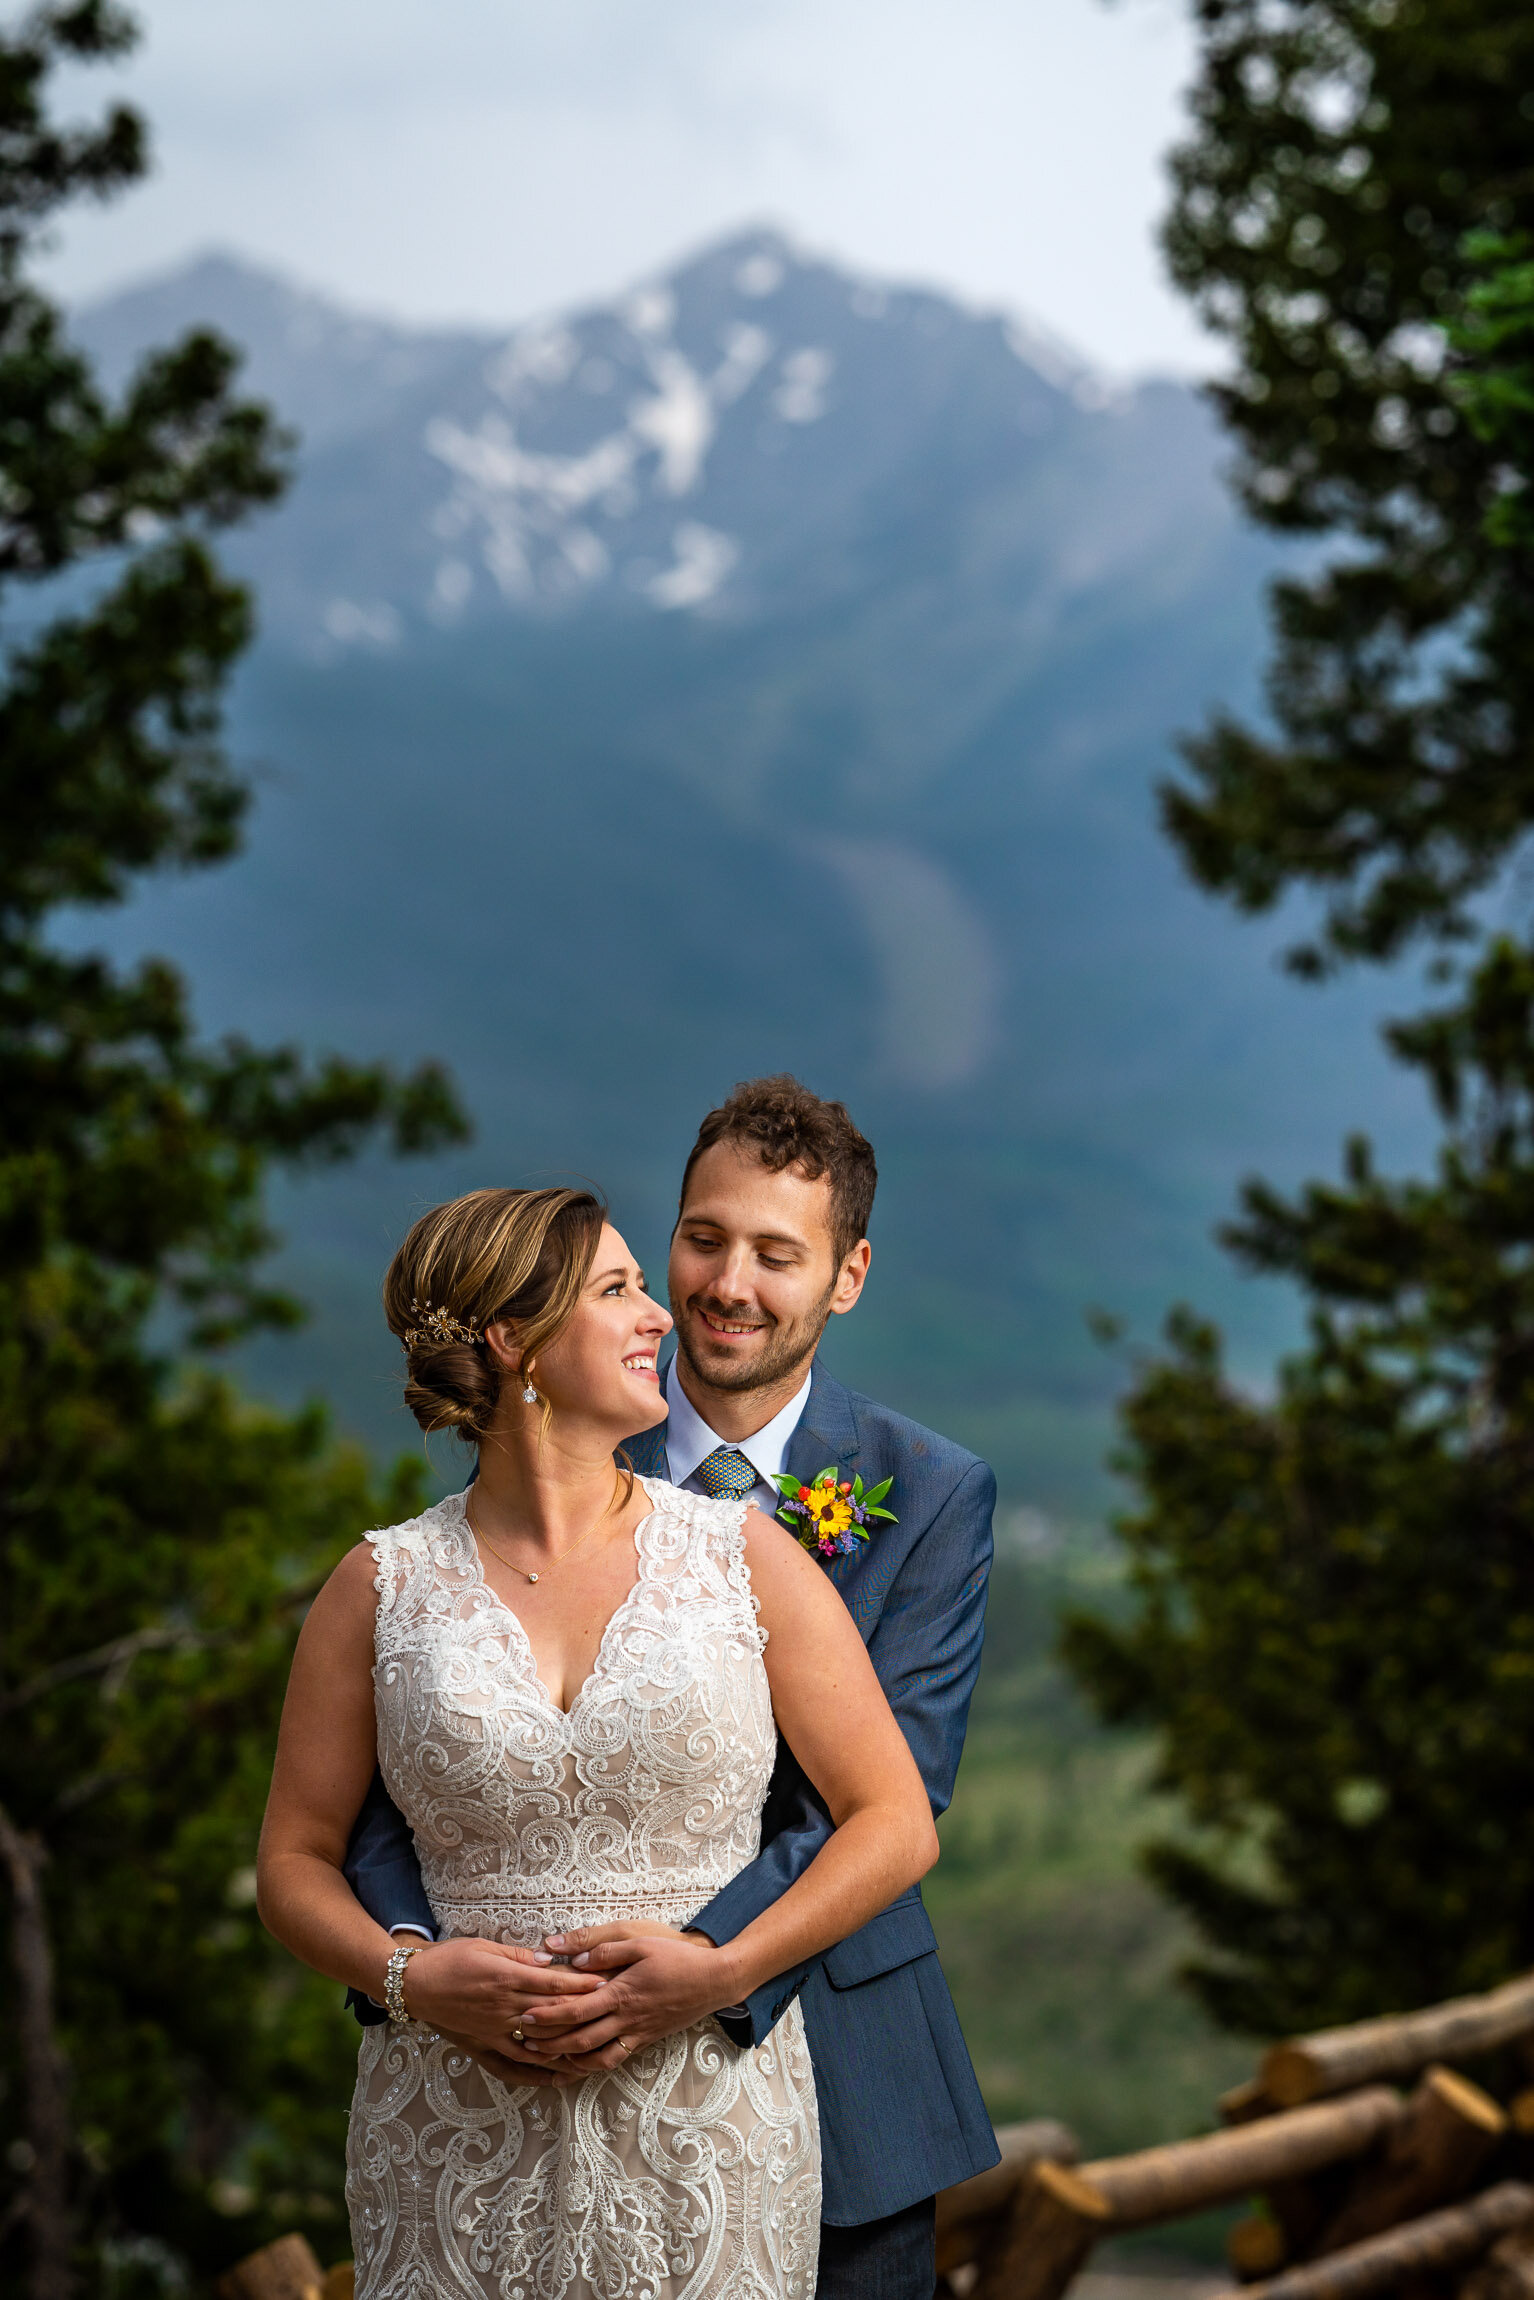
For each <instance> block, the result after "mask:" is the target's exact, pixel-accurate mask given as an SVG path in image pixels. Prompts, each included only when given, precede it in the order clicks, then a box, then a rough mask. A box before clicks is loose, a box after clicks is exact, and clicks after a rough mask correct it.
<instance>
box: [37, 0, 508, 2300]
mask: <svg viewBox="0 0 1534 2300" xmlns="http://www.w3.org/2000/svg"><path fill="white" fill-rule="evenodd" d="M131 37H132V27H131V25H130V23H129V21H128V19H127V18H126V17H124V16H123V15H122V14H120V13H119V12H118V10H117V9H115V8H114V7H113V6H111V5H110V4H109V0H78V4H75V5H57V6H52V7H44V8H40V9H38V10H37V11H35V12H34V13H33V14H31V15H30V16H29V17H28V18H26V19H25V21H24V22H22V23H21V24H20V25H19V27H13V28H12V29H10V30H8V31H5V32H3V33H0V583H3V584H5V585H7V586H9V587H10V597H11V602H12V608H13V612H12V615H11V617H10V619H9V623H8V626H7V628H8V630H9V632H10V634H11V643H10V646H9V650H8V652H7V654H6V657H5V660H4V664H3V667H0V813H3V819H4V823H5V836H4V840H3V842H0V1588H3V1590H4V1603H3V1606H0V1727H3V1729H0V1880H4V1881H8V1884H9V1893H8V1894H5V1893H4V1892H3V1889H0V1902H3V1904H4V1905H3V1915H0V1924H3V1928H4V1932H5V1934H6V1936H7V1938H6V1942H5V1950H6V1961H7V1964H8V1967H9V1970H10V1972H11V1975H12V1978H13V1983H14V1987H13V1992H12V1993H11V1994H10V1996H9V1998H8V2003H9V2006H10V2011H9V2013H8V2017H7V2018H6V2020H5V2022H4V2023H3V2024H0V2140H3V2143H4V2149H3V2152H0V2153H3V2160H4V2162H5V2164H6V2165H7V2166H8V2167H9V2168H10V2169H9V2174H8V2175H7V2176H6V2177H7V2178H8V2180H9V2184H10V2193H9V2197H8V2200H6V2201H3V2202H0V2275H3V2278H4V2282H5V2285H6V2288H7V2289H19V2288H20V2287H21V2284H22V2281H23V2278H24V2277H25V2281H26V2285H27V2288H28V2289H29V2290H30V2292H31V2294H32V2295H33V2296H34V2300H64V2296H65V2295H66V2294H68V2293H70V2292H71V2291H74V2290H77V2289H79V2288H81V2287H82V2286H85V2287H89V2288H92V2289H95V2288H100V2289H103V2290H106V2289H110V2290H111V2291H113V2292H114V2293H122V2294H128V2293H132V2292H135V2291H137V2290H138V2289H140V2288H141V2287H142V2288H143V2289H145V2290H151V2289H153V2290H158V2289H160V2288H162V2287H168V2286H173V2285H179V2284H180V2283H182V2282H184V2279H185V2277H186V2274H187V2273H188V2271H189V2270H190V2272H191V2273H193V2274H194V2275H200V2274H202V2273H203V2272H205V2271H206V2270H208V2269H209V2268H211V2267H216V2266H219V2265H221V2264H222V2263H223V2262H225V2261H227V2260H228V2259H229V2258H230V2257H232V2256H234V2255H235V2254H236V2253H238V2252H239V2251H240V2250H242V2249H245V2248H248V2246H249V2244H250V2243H251V2242H252V2241H257V2240H259V2239H260V2238H261V2237H262V2236H263V2235H267V2234H272V2233H276V2232H277V2230H278V2228H279V2227H281V2226H284V2225H292V2224H293V2223H294V2222H299V2223H305V2222H307V2223H308V2224H310V2225H311V2226H313V2227H314V2228H315V2231H316V2234H317V2235H318V2236H319V2237H320V2239H321V2241H323V2242H325V2243H327V2244H329V2245H330V2247H331V2249H332V2250H340V2249H343V2248H344V2246H343V2242H342V2240H341V2239H340V2237H339V2233H338V2231H337V2229H336V2227H335V2220H336V2213H337V2202H338V2197H337V2187H338V2180H337V2168H338V2159H339V2153H340V2145H341V2140H342V2134H343V2110H344V2102H345V2098H346V2088H347V2078H346V2062H347V2055H348V2044H349V2040H348V2035H347V2028H346V2025H345V2024H344V2022H343V2020H342V2017H341V2015H340V2012H339V2009H338V2007H337V2006H336V2005H335V2003H334V1996H335V1992H334V1991H327V1990H324V1989H322V1988H320V1987H319V1986H318V1985H317V1984H315V1985H312V1986H311V1985H310V1984H309V1983H308V1982H307V1981H305V1980H304V1979H302V1978H301V1976H299V1974H298V1973H297V1970H296V1968H294V1967H292V1966H291V1965H290V1964H289V1962H288V1960H287V1959H286V1958H284V1957H283V1956H282V1955H281V1954H280V1953H279V1952H277V1951H276V1950H275V1948H274V1947H273V1946H272V1944H270V1943H269V1942H268V1941H267V1940H266V1938H265V1936H264V1935H263V1933H262V1932H261V1929H260V1927H259V1926H258V1924H257V1923H256V1920H255V1915H254V1909H253V1905H252V1902H253V1895H252V1892H251V1890H250V1864H251V1861H252V1858H253V1853H254V1842H255V1831H256V1827H257V1824H258V1821H259V1815H260V1810H261V1804H262V1800H263V1796H264V1788H265V1776H266V1772H267V1768H268V1766H269V1762H270V1746H271V1738H272V1733H273V1728H274V1724H275V1716H276V1711H277V1706H278V1704H279V1702H280V1698H281V1692H282V1686H283V1682H284V1679H285V1675H286V1667H287V1660H288V1656H289V1653H290V1650H291V1644H292V1638H293V1635H294V1632H295V1628H296V1624H297V1621H298V1619H299V1617H300V1615H301V1611H302V1608H303V1606H304V1604H305V1603H306V1601H307V1598H308V1595H309V1594H310V1593H311V1592H312V1590H313V1589H314V1588H315V1586H317V1582H318V1580H319V1578H320V1577H321V1576H322V1575H323V1573H324V1572H325V1571H326V1570H327V1569H328V1567H329V1565H330V1563H331V1562H332V1561H333V1559H334V1558H335V1557H336V1556H337V1555H338V1554H339V1552H340V1551H341V1549H343V1548H344V1547H345V1546H346V1545H347V1543H348V1542H349V1541H351V1540H352V1539H354V1538H355V1537H356V1534H357V1532H358V1531H359V1529H360V1528H361V1527H363V1526H364V1525H365V1524H367V1523H368V1522H370V1521H371V1522H377V1521H378V1520H379V1519H380V1518H388V1517H389V1516H397V1515H398V1514H399V1513H400V1511H401V1510H402V1509H403V1508H405V1507H406V1506H407V1505H408V1502H409V1498H410V1492H411V1479H410V1475H409V1474H408V1473H406V1474H405V1475H404V1479H403V1483H401V1481H400V1480H399V1479H396V1480H395V1481H394V1483H393V1486H392V1488H388V1489H386V1490H383V1491H379V1490H377V1489H376V1488H375V1487H374V1485H373V1481H372V1480H371V1478H370V1476H369V1473H368V1471H367V1468H366V1465H365V1464H364V1462H363V1461H362V1460H361V1458H360V1457H359V1456H357V1455H355V1454H352V1453H348V1452H346V1451H345V1450H344V1449H343V1450H337V1449H336V1448H335V1447H334V1446H333V1445H332V1444H331V1443H330V1441H329V1440H328V1438H327V1435H326V1431H325V1426H324V1421H323V1417H322V1415H321V1414H320V1413H318V1411H313V1412H309V1413H306V1414H301V1415H298V1416H296V1417H291V1416H290V1417H284V1416H281V1415H278V1414H275V1413H273V1412H270V1411H260V1410H256V1409H254V1408H252V1407H250V1406H248V1405H245V1404H243V1403H242V1402H241V1401H240V1399H239V1397H238V1396H237V1394H236V1393H235V1391H234V1390H233V1389H232V1388H231V1387H230V1385H229V1383H228V1382H227V1380H225V1379H221V1378H220V1377H219V1376H218V1375H217V1374H216V1372H215V1371H214V1370H213V1367H212V1364H211V1362H210V1360H209V1357H208V1353H209V1352H210V1351H212V1350H216V1349H218V1348H222V1347H227V1346H228V1345H229V1344H230V1343H232V1342H234V1341H237V1340H238V1339H239V1338H240V1337H242V1336H244V1335H247V1334H249V1333H250V1332H251V1331H252V1330H254V1329H255V1328H257V1327H261V1326H274V1325H276V1326H281V1325H284V1324H290V1323H291V1322H292V1321H293V1320H294V1318H295V1317H296V1316H297V1315H298V1314H299V1312H298V1307H297V1305H296V1304H294V1303H293V1302H292V1301H290V1300H289V1299H287V1298H286V1297H285V1296H284V1295H282V1294H281V1293H279V1292H276V1291H274V1290H273V1289H272V1288H271V1287H270V1286H268V1285H266V1284H264V1283H263V1281H262V1278H261V1271H260V1264H261V1258H262V1256H263V1254H264V1252H265V1251H266V1249H267V1248H268V1246H269V1245H270V1244H271V1242H272V1241H271V1237H270V1234H269V1232H268V1230H267V1227H266V1225H265V1223H264V1221H263V1218H262V1211H261V1205H262V1187H263V1180H264V1177H265V1175H266V1174H267V1172H268V1171H269V1170H270V1168H271V1166H272V1164H273V1162H274V1161H276V1162H279V1163H280V1164H283V1165H285V1166H288V1167H302V1166H303V1165H305V1164H310V1165H312V1164H314V1163H316V1162H322V1161H327V1160H334V1159H338V1158H344V1157H346V1156H348V1155H350V1154H351V1153H352V1152H353V1151H354V1150H355V1149H356V1148H357V1147H358V1146H360V1145H361V1144H362V1143H364V1142H365V1141H368V1140H370V1139H373V1138H375V1137H376V1136H377V1135H378V1133H379V1132H380V1131H383V1132H384V1133H385V1134H386V1135H387V1136H388V1137H389V1138H390V1139H391V1140H392V1142H393V1144H394V1146H395V1147H396V1148H397V1149H399V1150H401V1151H411V1150H421V1149H426V1148H429V1147H431V1146H432V1145H433V1144H436V1143H439V1142H441V1141H443V1140H447V1139H453V1138H457V1137H459V1136H460V1135H461V1134H462V1132H463V1121H462V1119H461V1117H460V1115H459V1113H458V1110H457V1108H456V1105H455V1103H454V1100H453V1097H452V1094H451V1091H450V1089H449V1088H448V1086H447V1083H446V1081H445V1079H444V1078H443V1076H442V1075H441V1073H440V1072H439V1071H438V1070H436V1069H435V1068H433V1067H431V1066H427V1067H425V1068H423V1069H421V1070H419V1071H417V1072H416V1073H415V1074H414V1075H412V1076H410V1077H406V1078H399V1077H396V1076H394V1075H393V1074H391V1073H390V1072H389V1071H387V1070H386V1069H381V1068H377V1067H371V1068H369V1067H360V1066H356V1065H353V1064H349V1063H346V1062H343V1061H340V1060H337V1059H332V1060H327V1061H324V1062H321V1063H319V1064H310V1063H307V1062H305V1061H304V1060H303V1059H302V1058H301V1057H300V1056H299V1055H298V1054H297V1053H296V1052H294V1051H293V1050H292V1049H289V1048H281V1049H277V1050H261V1049H257V1048H254V1047H251V1046H249V1045H246V1044H244V1043H241V1042H239V1041H236V1040H228V1041H225V1042H224V1043H222V1044H219V1045H208V1044H205V1043H203V1042H202V1041H201V1040H200V1039H199V1038H198V1036H197V1033H196V1031H195V1028H194V1025H193V1020H192V1017H191V1013H190V1009H189V1004H188V998H187V993H186V989H185V986H184V984H183V983H182V982H181V980H180V979H179V978H178V976H177V975H176V973H175V972H174V971H173V970H172V969H171V968H170V967H169V966H167V965H165V964H163V963H149V964H145V965H141V966H139V967H137V968H136V969H132V970H122V969H118V968H115V967H113V966H112V965H110V964H109V963H108V962H107V961H106V960H105V959H103V958H101V957H99V956H92V955H83V956H82V955H77V954H76V951H75V949H74V947H73V938H72V939H71V946H70V947H68V948H66V947H65V945H64V944H63V943H62V942H61V941H60V939H59V938H58V937H57V936H56V935H55V934H54V933H53V932H52V926H53V922H54V920H55V918H56V916H57V914H58V913H59V911H60V909H61V907H62V906H66V905H67V906H70V907H71V909H72V911H73V912H74V913H75V914H76V915H78V913H79V910H80V908H81V906H86V907H89V906H92V905H95V906H100V905H110V904H114V903H118V902H121V901H122V900H123V899H124V898H125V897H126V896H127V895H129V894H130V893H131V891H132V890H133V888H134V886H135V885H136V884H137V883H138V881H139V880H140V878H141V877H142V875H143V874H144V873H146V872H150V871H155V870H165V869H169V868H188V867H202V866H205V865H209V864H213V863H216V862H218V861H220V860H222V859H223V858H224V857H226V856H228V855H230V854H231V853H233V851H234V850H235V848H236V845H237V843H238V836H239V828H240V820H241V815H242V811H243V808H244V805H245V797H246V794H245V792H244V790H243V788H242V787H241V785H240V783H239V782H238V780H237V779H236V778H235V777H234V775H233V774H232V773H231V771H230V769H229V766H228V764H227V762H226V760H225V758H224V756H223V754H222V752H221V750H220V746H219V726H220V699H221V694H222V690H223V687H224V683H225V680H226V678H227V675H228V672H229V669H230V667H231V665H232V664H233V662H234V661H235V659H236V658H237V656H238V654H239V652H240V650H241V649H242V648H243V647H244V645H245V644H246V642H247V639H248V638H249V635H250V630H251V608H250V602H249V600H248V598H247V597H246V594H245V593H244V591H243V590H242V589H241V588H240V586H239V585H237V584H235V583H233V582H231V581H230V580H229V579H228V578H227V577H226V576H225V575H224V574H223V573H222V572H221V570H220V568H219V566H218V564H217V562H216V560H215V558H214V556H213V553H212V550H211V548H210V537H211V535H212V534H213V533H214V532H215V531H216V530H218V529H220V528H223V527H226V526H227V525H229V524H230V523H231V522H232V521H234V520H237V519H239V518H240V517H242V516H243V515H245V514H246V513H247V512H250V511H252V510H255V509H257V508H259V507H260V506H262V505H264V504H267V503H269V502H271V501H273V500H274V499H275V497H276V496H277V495H278V493H279V492H280V489H281V486H282V484H283V479H284V469H285V461H286V453H287V444H286V442H285V440H284V439H283V438H282V436H281V435H280V434H279V433H277V432H276V431H275V429H274V427H273V425H272V422H271V420H270V418H269V417H268V416H267V414H266V413H265V412H264V411H263V410H262V409H261V408H259V407H257V406H255V405H253V404H251V403H250V402H248V401H244V400H241V399H240V398H239V397H238V396H237V395H236V392H235V387H234V371H235V364H236V362H235V355H234V354H233V352H232V351H231V350H230V349H229V347H228V346H227V345H225V344H223V343H222V342H220V341H219V340H218V339H217V338H215V337H214V336H212V335H209V334H206V333H197V334H193V335H191V336H189V337H187V338H186V340H185V341H183V342H181V343H179V344H177V345H176V346H174V347H173V348H171V349H168V350H166V351H163V352H160V353H158V354H156V355H154V356H152V357H150V358H148V359H146V360H145V361H144V362H143V363H142V365H141V366H140V367H139V369H138V371H137V373H136V374H135V375H134V377H133V378H132V379H131V381H130V382H129V383H128V385H127V386H126V388H125V390H124V391H123V392H122V394H121V395H120V396H118V397H117V398H115V399H114V398H109V397H108V396H107V395H106V394H105V393H104V392H103V391H102V389H101V388H100V387H99V385H98V384H97V382H96V381H95V379H94V377H93V375H92V373H91V370H90V368H89V365H88V363H87V362H86V361H85V360H84V359H83V358H82V357H81V356H80V354H79V353H78V351H77V350H75V349H74V348H73V347H72V345H71V343H70V341H69V338H68V334H67V330H66V328H65V326H64V323H63V321H62V318H61V316H60V314H59V313H58V312H57V310H56V309H54V308H53V306H52V305H51V304H50V303H49V302H48V300H47V299H46V298H45V297H44V296H43V295H42V294H41V293H40V292H39V291H38V289H37V287H36V286H35V285H34V284H32V282H31V281H30V280H29V277H28V261H29V258H30V257H31V256H32V255H33V253H34V252H35V249H36V245H37V238H38V234H39V233H40V232H41V231H42V230H43V229H44V228H45V227H46V226H47V224H48V223H49V221H50V219H51V218H52V217H53V216H54V215H55V214H56V213H57V212H58V210H59V209H60V207H61V206H62V205H63V204H65V203H66V202H68V201H70V200H72V199H75V198H77V197H79V196H81V195H96V196H105V195H108V194H110V193H112V192H115V191H117V190H118V189H120V188H121V187H123V186H124V185H126V184H127V183H128V182H130V181H131V180H132V179H133V178H134V177H135V176H136V175H138V174H139V173H141V172H142V169H143V167H144V164H145V143H144V134H143V130H142V127H141V125H140V123H139V122H138V120H137V119H136V117H135V116H134V115H133V114H132V113H131V112H129V111H127V110H124V109H121V108H119V109H116V110H113V111H111V112H110V113H109V115H108V116H107V117H106V118H105V120H104V121H102V122H99V123H97V124H95V125H91V126H86V127H81V128H73V129H66V128H62V127H60V126H58V125H57V124H56V123H55V122H54V121H53V120H52V118H51V117H50V115H49V112H48V108H47V98H48V95H49V80H50V75H51V74H52V73H53V72H54V71H55V69H56V68H57V67H58V66H59V65H60V64H77V63H81V62H90V61H95V60H100V59H104V58H109V57H112V56H114V55H116V54H118V53H120V52H121V51H122V50H123V49H124V48H125V47H126V46H127V45H128V44H129V42H130V39H131ZM61 578H67V581H64V582H63V583H61V581H60V579H61ZM327 2215H328V2216H329V2223H330V2225H329V2227H328V2228H327V2226H326V2224H325V2216H327Z"/></svg>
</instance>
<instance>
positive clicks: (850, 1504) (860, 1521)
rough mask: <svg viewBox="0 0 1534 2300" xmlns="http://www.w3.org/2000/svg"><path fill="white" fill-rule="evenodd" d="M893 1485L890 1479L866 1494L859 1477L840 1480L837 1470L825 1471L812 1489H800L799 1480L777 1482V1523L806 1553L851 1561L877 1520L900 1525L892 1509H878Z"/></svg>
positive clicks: (801, 1486)
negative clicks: (794, 1537)
mask: <svg viewBox="0 0 1534 2300" xmlns="http://www.w3.org/2000/svg"><path fill="white" fill-rule="evenodd" d="M894 1482H895V1481H894V1479H893V1478H892V1477H887V1478H885V1479H884V1480H883V1482H882V1484H879V1485H871V1486H870V1487H869V1488H868V1490H867V1492H866V1493H865V1491H864V1490H863V1480H862V1479H861V1478H860V1477H855V1478H852V1479H850V1480H849V1479H847V1478H841V1479H838V1477H837V1474H836V1472H835V1470H834V1469H823V1470H822V1471H821V1473H820V1475H819V1477H817V1478H816V1479H815V1481H814V1483H813V1484H811V1485H801V1484H800V1482H799V1480H798V1479H797V1478H796V1477H779V1478H774V1479H773V1483H774V1485H775V1486H776V1487H777V1489H778V1491H779V1493H780V1494H781V1495H782V1496H783V1500H782V1504H781V1506H780V1508H779V1510H778V1522H779V1523H780V1524H781V1525H786V1526H787V1527H788V1530H789V1532H790V1533H792V1534H795V1535H797V1537H798V1539H799V1541H800V1543H801V1545H802V1546H803V1547H804V1548H805V1549H814V1550H818V1551H819V1552H820V1555H821V1556H822V1557H850V1556H851V1555H852V1552H853V1551H854V1550H855V1549H856V1548H857V1545H858V1543H859V1542H860V1541H866V1540H867V1539H868V1529H869V1527H870V1526H871V1525H872V1524H873V1523H874V1521H875V1520H876V1519H878V1518H884V1519H887V1520H888V1522H889V1523H890V1524H891V1525H895V1524H898V1522H899V1520H898V1519H897V1518H896V1516H895V1513H894V1511H893V1510H892V1509H881V1508H880V1507H879V1504H880V1502H881V1501H883V1499H884V1497H885V1495H886V1494H887V1493H888V1492H889V1489H890V1487H891V1486H892V1485H893V1484H894Z"/></svg>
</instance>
